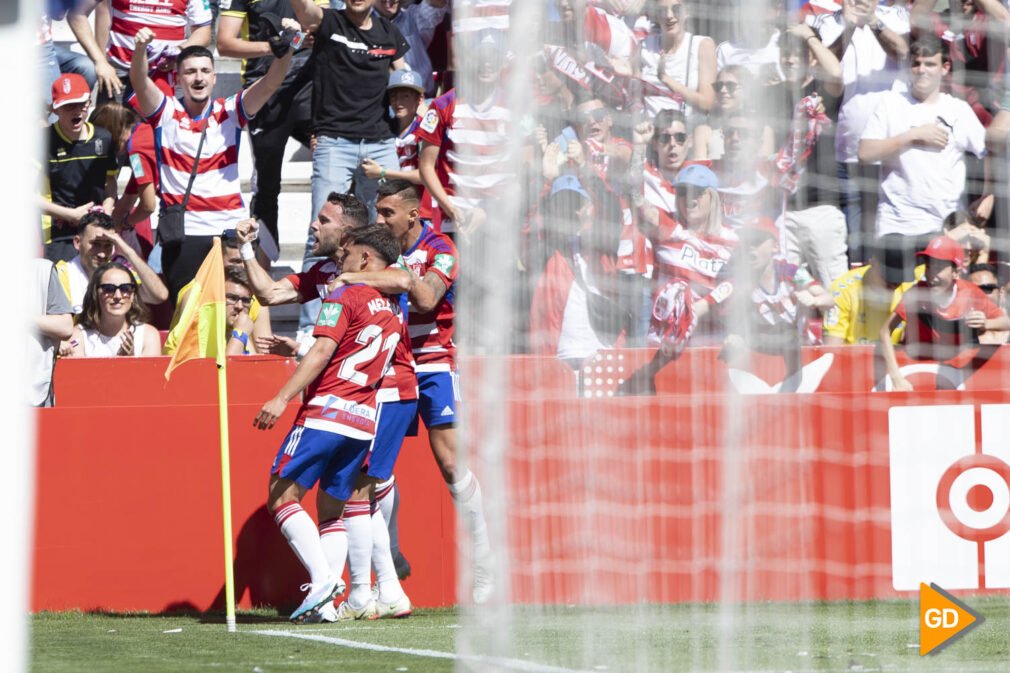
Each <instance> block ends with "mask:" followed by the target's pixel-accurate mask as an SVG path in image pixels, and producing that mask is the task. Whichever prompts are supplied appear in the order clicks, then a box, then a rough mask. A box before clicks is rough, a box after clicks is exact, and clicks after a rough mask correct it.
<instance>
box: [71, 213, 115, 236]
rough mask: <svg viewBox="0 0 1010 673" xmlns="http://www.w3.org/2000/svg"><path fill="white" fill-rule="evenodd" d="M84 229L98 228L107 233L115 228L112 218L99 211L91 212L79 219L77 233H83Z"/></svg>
mask: <svg viewBox="0 0 1010 673" xmlns="http://www.w3.org/2000/svg"><path fill="white" fill-rule="evenodd" d="M86 227H98V228H99V229H108V230H109V231H111V230H113V229H115V228H116V225H114V224H112V217H111V216H109V215H108V214H107V213H104V212H101V211H98V210H96V211H93V212H90V213H86V214H85V215H84V217H82V218H81V221H80V225H79V228H78V231H79V232H81V233H84V229H85V228H86Z"/></svg>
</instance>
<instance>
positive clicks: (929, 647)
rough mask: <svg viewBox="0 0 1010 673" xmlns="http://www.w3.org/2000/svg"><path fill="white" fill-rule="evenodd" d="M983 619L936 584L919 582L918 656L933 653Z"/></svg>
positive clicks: (983, 618) (983, 619)
mask: <svg viewBox="0 0 1010 673" xmlns="http://www.w3.org/2000/svg"><path fill="white" fill-rule="evenodd" d="M984 621H985V617H983V616H982V615H980V614H979V613H977V612H975V611H974V610H972V609H971V608H970V607H968V606H967V605H965V604H964V603H962V602H961V601H959V600H958V599H956V598H954V597H953V596H951V595H950V594H948V593H947V592H946V591H944V590H943V589H941V588H940V587H938V586H937V585H936V584H929V585H928V586H927V585H926V584H924V583H920V584H919V656H926V655H927V654H936V653H937V652H939V651H940V650H942V649H943V648H945V647H947V646H948V645H950V644H951V643H952V642H954V641H955V640H957V639H958V638H960V637H962V636H963V635H965V634H966V633H968V632H969V631H971V630H972V629H973V628H975V627H976V626H978V625H979V624H981V623H982V622H984Z"/></svg>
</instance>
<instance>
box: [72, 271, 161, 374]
mask: <svg viewBox="0 0 1010 673" xmlns="http://www.w3.org/2000/svg"><path fill="white" fill-rule="evenodd" d="M147 318H148V312H147V307H146V306H144V303H143V302H142V301H140V299H138V298H137V281H136V279H135V278H134V277H133V273H132V272H131V271H130V270H129V269H128V268H126V267H125V266H124V265H122V264H120V263H119V262H109V263H108V264H103V265H102V266H100V267H98V269H96V270H95V273H94V275H92V276H91V282H90V283H88V291H87V294H85V295H84V309H83V311H82V312H81V315H80V317H79V321H78V324H77V326H76V327H75V328H74V336H73V339H72V342H74V345H73V352H72V353H71V357H90V358H94V357H116V356H120V355H125V356H141V355H147V356H154V355H160V354H161V338H160V337H159V336H158V330H156V329H154V327H152V326H151V325H148V324H146V323H145V321H146V320H147Z"/></svg>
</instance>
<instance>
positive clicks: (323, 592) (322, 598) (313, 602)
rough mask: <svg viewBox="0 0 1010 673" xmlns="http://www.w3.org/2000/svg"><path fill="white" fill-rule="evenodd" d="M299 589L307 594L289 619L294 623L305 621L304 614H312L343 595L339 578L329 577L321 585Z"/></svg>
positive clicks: (342, 585) (303, 586)
mask: <svg viewBox="0 0 1010 673" xmlns="http://www.w3.org/2000/svg"><path fill="white" fill-rule="evenodd" d="M301 588H302V591H308V592H309V594H308V596H306V597H305V600H303V601H302V604H301V605H299V606H298V608H297V609H295V611H294V612H292V613H291V616H290V617H289V619H290V620H291V621H292V622H296V623H298V622H303V621H305V616H306V614H308V613H310V612H314V611H315V610H316V609H317V608H319V607H321V606H322V605H323V604H324V603H330V602H332V601H333V597H334V596H336V595H337V594H339V593H343V591H344V583H343V581H341V579H340V578H339V577H336V576H334V575H330V576H329V577H327V578H326V581H324V582H323V583H322V584H319V585H315V584H303V585H302V587H301Z"/></svg>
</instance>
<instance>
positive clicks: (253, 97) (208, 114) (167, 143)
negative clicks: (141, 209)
mask: <svg viewBox="0 0 1010 673" xmlns="http://www.w3.org/2000/svg"><path fill="white" fill-rule="evenodd" d="M153 39H154V33H153V32H152V31H151V30H150V29H148V28H141V29H140V30H139V31H138V32H137V34H136V36H135V38H134V41H135V43H136V46H137V49H136V50H135V51H134V52H133V63H132V66H131V70H130V80H131V82H132V83H133V87H134V89H135V90H136V95H137V104H138V106H139V108H140V112H141V114H142V115H144V116H145V117H146V118H147V119H149V120H151V122H152V124H153V125H154V126H155V128H156V129H157V133H159V134H160V138H161V141H160V143H159V148H160V149H159V155H158V165H159V169H160V179H161V185H160V186H161V202H162V213H163V214H164V212H165V208H166V207H168V206H176V207H181V206H182V203H183V201H184V200H186V199H185V196H184V195H185V194H186V191H187V186H188V184H189V183H190V176H191V175H193V176H195V178H194V179H193V180H192V185H193V186H192V190H191V193H190V196H189V199H188V206H187V208H186V210H185V212H184V213H183V215H184V235H183V237H182V241H181V242H173V243H171V244H169V245H164V246H163V249H162V257H161V262H162V268H163V270H164V274H165V278H166V280H167V281H168V289H169V293H170V296H171V297H173V298H174V297H176V296H177V295H178V292H179V289H180V288H181V287H182V286H183V285H185V284H186V283H188V282H189V281H190V280H192V278H193V276H194V275H195V274H196V270H197V269H198V268H199V266H200V264H201V263H202V262H203V259H204V257H206V256H207V252H209V251H210V248H211V242H212V241H213V238H214V236H217V235H220V234H221V232H222V231H224V230H225V229H226V228H228V227H229V226H231V224H232V223H233V222H235V220H237V219H239V218H240V216H241V215H242V214H243V211H244V207H243V203H242V194H241V184H240V182H239V175H238V149H239V148H238V144H239V138H240V131H241V129H243V128H245V126H246V124H247V123H248V121H249V119H250V118H252V117H254V116H255V115H256V113H257V112H259V111H260V109H261V108H262V107H263V105H265V104H266V102H267V101H268V100H269V99H270V96H272V95H273V93H274V91H276V90H277V88H278V87H279V86H280V85H281V82H282V81H283V80H284V75H285V73H286V72H287V69H288V66H290V65H291V57H292V52H291V50H290V48H289V49H288V52H287V53H286V54H285V55H284V57H283V58H278V59H276V60H274V62H273V63H272V64H271V65H270V68H269V70H267V73H266V74H265V75H264V76H263V77H261V78H260V79H259V80H257V81H256V82H255V83H253V84H252V85H250V86H249V88H247V89H244V90H243V91H240V92H239V93H237V94H235V95H233V96H230V97H228V98H218V99H216V100H215V99H212V98H211V95H212V93H213V89H214V83H215V82H216V81H217V76H216V74H215V72H214V55H213V54H212V53H211V52H210V51H209V50H208V49H207V48H206V47H200V46H190V47H188V48H187V49H186V50H185V51H183V52H181V53H180V54H179V58H178V59H177V62H176V68H177V71H178V78H179V83H180V87H181V88H182V92H183V95H182V97H181V98H178V99H177V98H170V97H168V96H166V95H165V94H164V92H162V90H161V89H160V88H158V86H157V85H156V84H155V83H154V81H152V79H151V77H150V75H149V73H148V65H147V51H146V47H147V45H148V44H150V43H151V41H152V40H153ZM201 138H202V139H203V147H202V148H201V147H200V143H201ZM198 148H199V149H200V152H199V156H197V150H198ZM194 168H195V172H194ZM162 240H164V239H162Z"/></svg>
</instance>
